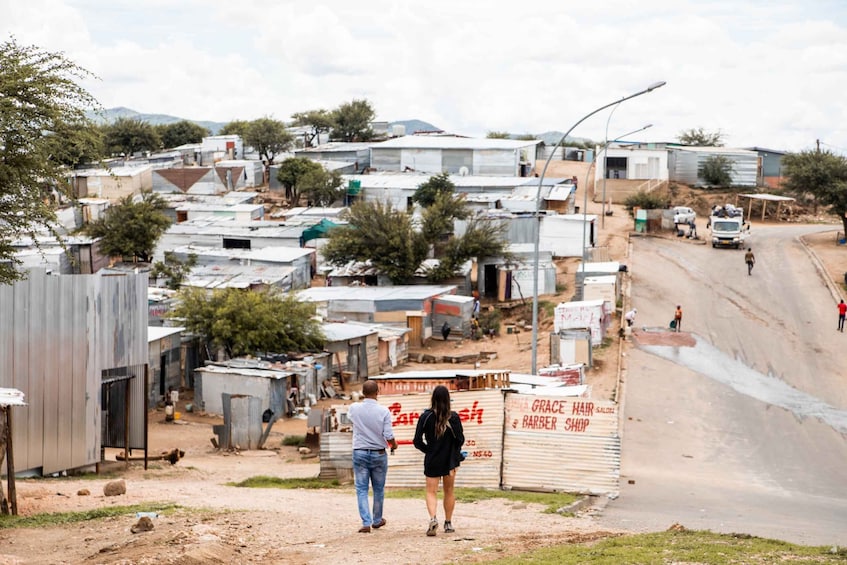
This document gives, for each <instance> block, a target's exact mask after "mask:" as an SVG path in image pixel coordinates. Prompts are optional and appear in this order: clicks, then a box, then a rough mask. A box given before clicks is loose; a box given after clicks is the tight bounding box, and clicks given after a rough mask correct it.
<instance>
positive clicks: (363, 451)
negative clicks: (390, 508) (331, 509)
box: [347, 381, 397, 534]
mask: <svg viewBox="0 0 847 565" xmlns="http://www.w3.org/2000/svg"><path fill="white" fill-rule="evenodd" d="M362 394H364V395H365V399H364V400H363V401H362V402H357V403H355V404H352V405H350V408H349V410H348V411H347V417H348V418H349V419H350V421H351V422H353V476H354V479H355V483H356V499H357V501H358V504H359V516H360V517H361V518H362V527H361V528H359V533H361V534H367V533H370V531H371V528H374V529H377V528H381V527H383V526H384V525H385V524H386V523H387V522H386V520H385V518H383V517H382V503H383V499H384V497H385V477H386V475H388V454H387V453H386V451H385V446H386V444H388V445H390V446H391V452H392V453H394V450H395V449H397V440H395V439H394V431H393V430H392V429H391V413H390V412H389V411H388V408H386V407H385V406H382V405H380V404H378V403H377V401H376V398H377V395H378V394H379V386H378V385H377V384H376V381H365V384H364V385H362ZM371 485H372V486H373V514H371V510H370V508H369V504H368V488H369V486H371Z"/></svg>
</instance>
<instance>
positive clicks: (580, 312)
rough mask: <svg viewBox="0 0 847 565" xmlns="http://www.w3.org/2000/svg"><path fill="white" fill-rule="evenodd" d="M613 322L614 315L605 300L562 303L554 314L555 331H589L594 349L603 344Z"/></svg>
mask: <svg viewBox="0 0 847 565" xmlns="http://www.w3.org/2000/svg"><path fill="white" fill-rule="evenodd" d="M611 321H612V313H611V310H610V309H609V307H608V302H606V301H604V300H578V301H573V302H562V303H561V304H559V305H558V306H556V308H555V310H554V312H553V329H554V331H556V332H560V331H562V330H571V329H588V330H590V331H591V345H592V346H593V347H599V346H600V345H602V344H603V339H604V338H605V337H606V330H607V329H608V328H609V325H610V324H611Z"/></svg>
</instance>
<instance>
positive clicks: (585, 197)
mask: <svg viewBox="0 0 847 565" xmlns="http://www.w3.org/2000/svg"><path fill="white" fill-rule="evenodd" d="M615 108H617V106H615ZM613 111H614V110H613ZM651 127H653V124H647V125H645V126H641V127H640V128H638V129H634V130H632V131H628V132H626V133H623V134H621V135H618V136H616V137H615V138H614V139H612V140H611V141H606V145H604V146H603V157H604V158H605V156H606V147H608V146H609V143H614V142H616V141H618V140H619V139H623V138H624V137H627V136H629V135H632V134H634V133H638V132H640V131H644V130H645V129H648V128H651ZM597 159H599V157H595V158H594V160H593V161H591V165H589V166H588V171H587V172H586V173H585V183H584V186H585V190H584V191H583V193H582V262H583V263H584V262H585V261H586V257H585V250H586V246H585V239H586V233H585V232H587V231H588V227H587V226H588V177H589V176H591V169H592V167H594V163H596V162H597ZM604 170H605V167H604Z"/></svg>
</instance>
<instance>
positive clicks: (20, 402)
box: [0, 388, 26, 406]
mask: <svg viewBox="0 0 847 565" xmlns="http://www.w3.org/2000/svg"><path fill="white" fill-rule="evenodd" d="M0 406H26V402H25V401H24V393H23V392H21V391H19V390H18V389H16V388H0Z"/></svg>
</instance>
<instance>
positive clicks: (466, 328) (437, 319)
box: [432, 295, 474, 337]
mask: <svg viewBox="0 0 847 565" xmlns="http://www.w3.org/2000/svg"><path fill="white" fill-rule="evenodd" d="M473 304H474V298H473V297H472V296H458V295H447V296H440V297H438V298H436V299H435V300H434V301H433V311H432V331H433V333H435V334H438V332H439V331H440V330H441V326H443V325H444V323H445V322H447V325H448V326H450V329H451V334H450V335H458V334H461V335H462V336H464V337H470V335H471V317H472V316H473Z"/></svg>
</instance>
